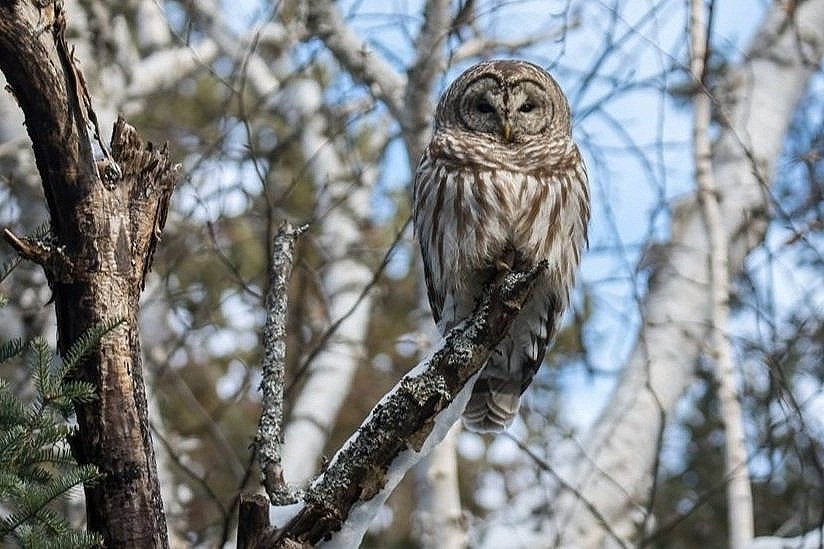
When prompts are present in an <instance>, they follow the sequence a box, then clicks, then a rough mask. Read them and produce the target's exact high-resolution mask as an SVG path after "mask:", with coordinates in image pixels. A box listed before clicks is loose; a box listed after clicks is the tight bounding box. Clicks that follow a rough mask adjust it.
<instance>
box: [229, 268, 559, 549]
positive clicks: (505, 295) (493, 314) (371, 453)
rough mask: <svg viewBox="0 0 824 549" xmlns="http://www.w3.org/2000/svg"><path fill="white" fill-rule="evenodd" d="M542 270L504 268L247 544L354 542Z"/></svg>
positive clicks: (454, 407) (461, 402)
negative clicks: (272, 527)
mask: <svg viewBox="0 0 824 549" xmlns="http://www.w3.org/2000/svg"><path fill="white" fill-rule="evenodd" d="M545 269H546V262H542V263H540V264H539V265H538V266H536V267H535V268H533V269H532V270H530V271H527V272H511V273H508V274H507V275H506V276H504V277H502V279H501V280H500V281H499V282H498V283H497V284H495V285H493V286H491V287H490V288H488V289H487V291H486V292H485V294H484V296H483V299H482V300H481V302H480V303H479V304H478V306H477V308H476V310H475V312H474V313H473V315H472V316H471V317H470V318H469V319H468V320H467V321H465V322H463V323H461V324H460V325H458V326H457V327H455V328H453V329H452V330H451V331H450V332H449V333H448V334H447V335H446V338H445V341H444V343H443V345H442V346H441V348H440V349H439V350H438V351H437V352H435V353H434V355H432V356H431V357H430V358H428V359H427V360H424V361H423V362H421V363H420V364H418V366H417V367H415V368H414V369H413V370H412V371H411V372H409V373H408V374H407V375H405V376H404V377H403V378H402V379H401V381H400V382H399V383H398V384H397V385H396V386H395V387H394V388H393V389H392V391H390V392H389V393H388V394H387V395H386V396H384V398H383V399H381V401H380V402H379V403H378V404H377V405H376V406H375V407H374V408H373V410H372V413H371V414H370V415H369V417H368V418H367V419H366V420H365V421H364V423H363V424H362V425H361V427H360V428H359V429H358V430H357V432H356V433H355V434H354V435H352V437H350V439H349V440H348V441H347V442H346V443H344V445H343V446H342V447H341V449H340V450H339V451H338V452H337V454H335V456H334V457H333V458H332V459H331V461H330V462H329V464H328V465H327V467H326V468H325V469H324V471H323V472H322V473H321V474H320V476H319V477H318V478H317V479H315V481H313V482H312V483H311V484H310V485H309V487H308V488H307V490H306V494H305V496H304V501H303V504H302V507H301V508H300V509H299V510H298V511H297V513H296V514H295V515H294V517H293V518H292V519H291V520H289V522H288V523H287V524H286V525H285V526H284V527H282V528H281V529H280V530H278V531H276V532H275V531H267V530H266V528H262V531H261V532H260V533H259V535H258V536H257V538H256V539H258V541H257V545H250V546H257V547H293V546H295V545H294V544H298V545H300V544H312V545H314V544H316V543H318V542H320V541H324V540H326V541H328V540H330V539H331V540H332V541H331V544H332V546H340V547H346V546H357V544H358V543H359V541H360V539H361V537H362V536H363V534H364V533H365V531H366V528H367V526H368V525H369V523H370V522H371V518H372V517H373V516H374V513H377V511H378V509H379V508H380V505H381V504H382V503H383V501H385V499H386V498H387V497H388V496H389V494H390V493H391V492H392V490H393V489H394V487H395V486H396V485H397V483H398V482H400V480H401V478H402V477H403V475H404V473H405V472H406V471H408V470H409V468H411V467H412V466H413V465H414V464H415V463H417V462H418V461H419V460H420V459H422V458H423V457H424V456H425V455H426V454H428V452H429V451H430V450H431V449H432V447H433V446H434V445H435V444H437V443H438V442H440V440H442V439H443V437H444V436H446V434H447V432H448V430H449V427H450V426H451V425H452V424H453V423H454V422H455V421H457V420H458V418H459V417H460V414H461V413H462V411H463V407H464V406H465V405H466V400H467V398H468V397H469V393H468V392H467V391H464V390H463V389H464V388H466V389H469V388H470V387H471V381H472V380H474V377H475V375H476V374H477V373H478V372H479V371H480V369H481V368H482V367H483V365H484V364H485V363H486V360H487V358H488V357H489V354H490V353H491V352H492V350H493V349H494V348H495V347H496V346H497V344H498V343H499V342H500V340H501V339H502V337H503V335H504V334H506V333H507V330H508V328H509V326H510V325H511V323H512V322H513V321H514V320H515V317H516V316H517V314H518V312H519V310H520V308H521V306H522V305H523V303H524V302H525V301H526V299H527V298H528V297H529V294H530V292H531V290H532V286H533V284H534V282H535V280H536V278H537V277H538V276H539V274H540V273H541V272H543V271H544V270H545ZM342 529H344V531H342V532H341V530H342ZM244 536H248V534H247V533H245V534H244ZM247 539H248V538H247Z"/></svg>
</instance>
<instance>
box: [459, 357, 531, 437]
mask: <svg viewBox="0 0 824 549" xmlns="http://www.w3.org/2000/svg"><path fill="white" fill-rule="evenodd" d="M487 367H488V365H487ZM485 373H486V372H484V373H482V374H481V377H480V378H478V381H477V382H476V383H475V387H473V389H472V396H470V397H469V403H468V404H467V405H466V409H465V410H464V413H463V422H464V425H465V426H466V427H467V429H469V430H471V431H476V432H480V433H489V432H497V431H503V430H504V429H506V428H507V427H509V425H510V424H511V423H512V421H513V420H514V419H515V416H516V415H518V408H519V407H520V405H521V386H520V384H519V383H514V382H513V381H512V380H507V379H500V378H495V377H486V376H485V375H484V374H485Z"/></svg>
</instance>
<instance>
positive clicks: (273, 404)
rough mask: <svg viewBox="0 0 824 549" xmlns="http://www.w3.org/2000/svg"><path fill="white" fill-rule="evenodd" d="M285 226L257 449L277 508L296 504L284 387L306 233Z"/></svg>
mask: <svg viewBox="0 0 824 549" xmlns="http://www.w3.org/2000/svg"><path fill="white" fill-rule="evenodd" d="M306 228H307V226H306V225H301V226H299V227H294V226H292V224H291V223H289V222H284V223H283V224H282V225H281V226H280V229H279V230H278V234H277V235H276V236H275V241H274V250H273V253H272V265H271V268H270V271H269V290H268V292H267V293H266V324H265V325H264V327H263V349H264V352H263V367H262V375H263V379H262V380H261V382H260V390H261V392H262V393H263V397H262V399H261V406H262V410H261V413H260V423H259V424H258V431H257V436H256V437H255V448H256V450H257V454H258V460H259V461H260V469H261V471H262V472H263V485H264V487H265V488H266V493H267V494H269V499H270V500H271V501H272V503H273V504H275V505H286V504H289V503H294V502H295V501H297V497H296V496H295V494H293V493H292V491H291V490H290V489H289V487H288V486H287V485H286V482H285V481H284V480H283V469H282V467H281V452H280V448H281V444H282V443H283V385H284V378H285V370H286V341H285V338H286V306H287V290H288V288H289V277H290V275H291V274H292V264H293V256H294V251H295V242H296V241H297V238H298V236H300V234H301V233H302V232H303V231H305V230H306Z"/></svg>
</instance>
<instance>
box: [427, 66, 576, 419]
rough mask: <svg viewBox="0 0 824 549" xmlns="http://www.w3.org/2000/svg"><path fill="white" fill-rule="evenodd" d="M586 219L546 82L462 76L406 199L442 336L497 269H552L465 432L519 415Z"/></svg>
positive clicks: (488, 373)
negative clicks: (543, 262)
mask: <svg viewBox="0 0 824 549" xmlns="http://www.w3.org/2000/svg"><path fill="white" fill-rule="evenodd" d="M589 210H590V206H589V190H588V187H587V175H586V171H585V168H584V164H583V161H582V159H581V155H580V153H579V151H578V148H577V146H576V145H575V143H574V142H573V140H572V135H571V126H570V113H569V105H568V104H567V100H566V98H565V97H564V94H563V92H562V91H561V89H560V88H559V87H558V84H557V83H556V82H555V80H553V79H552V77H551V76H550V75H549V74H548V73H547V72H546V71H544V70H543V69H541V68H540V67H538V66H536V65H533V64H531V63H527V62H524V61H488V62H485V63H480V64H478V65H475V66H474V67H471V68H470V69H468V70H467V71H466V72H464V73H463V74H461V75H460V76H459V77H458V78H457V79H456V80H455V82H454V83H453V84H452V85H451V86H450V87H449V88H448V89H447V90H446V92H445V93H444V95H443V96H442V97H441V100H440V102H439V104H438V108H437V110H436V113H435V124H434V133H433V136H432V140H431V141H430V143H429V145H428V147H427V148H426V150H425V152H424V154H423V157H422V158H421V161H420V164H419V165H418V169H417V172H416V175H415V184H414V190H413V215H414V224H415V234H416V236H417V238H418V241H419V243H420V246H421V251H422V253H423V260H424V272H425V276H426V284H427V289H428V291H429V303H430V305H431V307H432V314H433V315H434V317H435V322H436V323H437V324H438V327H439V329H440V330H441V332H442V333H445V332H446V331H447V330H448V329H449V328H451V327H452V326H454V325H455V324H456V323H457V322H459V321H460V320H462V319H464V318H465V317H466V316H468V315H469V313H471V312H472V310H473V308H474V306H475V302H476V299H477V298H478V297H479V296H480V294H481V291H482V289H483V287H484V285H486V284H488V283H489V282H490V281H491V280H492V279H493V278H494V277H495V276H497V274H498V273H499V272H500V271H501V270H502V269H506V268H509V267H519V266H521V267H523V266H532V265H534V264H536V263H537V262H538V261H540V260H542V259H547V260H548V261H549V269H548V271H547V273H546V274H545V275H544V276H543V277H542V279H541V280H540V281H539V282H538V284H536V286H535V289H534V291H533V294H532V296H531V298H530V300H529V302H527V304H526V305H525V306H524V308H523V309H522V311H521V313H520V314H519V315H518V318H517V319H516V320H515V322H514V323H513V325H512V328H511V330H510V332H509V334H507V335H506V337H505V338H504V340H503V341H502V342H501V344H500V345H499V346H498V348H497V349H496V350H495V352H494V354H493V355H492V357H491V358H490V360H489V362H488V363H487V364H486V365H485V366H484V370H483V371H482V373H481V375H480V377H479V378H478V381H477V382H476V384H475V387H474V389H473V393H472V396H471V398H470V401H469V404H468V405H467V408H466V410H465V412H464V423H465V424H466V425H467V426H468V427H469V428H471V429H473V430H478V431H499V430H501V429H503V428H505V427H506V426H508V425H509V424H510V423H511V422H512V420H513V419H514V417H515V415H516V414H517V412H518V407H519V405H520V395H521V393H523V391H524V390H525V389H526V388H527V386H528V385H529V383H530V382H531V381H532V378H533V376H534V375H535V372H536V371H537V370H538V367H539V366H540V364H541V362H542V361H543V358H544V354H545V352H546V347H547V344H548V343H549V342H550V341H551V340H552V338H553V337H554V335H555V333H556V331H557V328H558V323H559V321H560V317H561V315H562V313H563V311H564V309H565V308H566V306H567V303H568V301H569V293H570V291H571V289H572V286H573V284H574V279H575V272H576V270H577V267H578V264H579V262H580V259H581V250H582V248H583V246H584V244H585V242H586V233H587V223H588V221H589Z"/></svg>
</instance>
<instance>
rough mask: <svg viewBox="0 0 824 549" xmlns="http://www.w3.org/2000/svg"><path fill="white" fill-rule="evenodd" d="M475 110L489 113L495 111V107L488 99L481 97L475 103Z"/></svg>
mask: <svg viewBox="0 0 824 549" xmlns="http://www.w3.org/2000/svg"><path fill="white" fill-rule="evenodd" d="M475 110H476V111H478V112H480V113H483V114H489V113H491V112H494V111H495V107H493V106H492V105H490V104H489V101H487V100H486V99H481V100H480V101H478V102H477V103H475Z"/></svg>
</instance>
